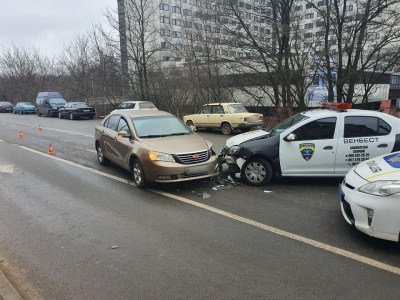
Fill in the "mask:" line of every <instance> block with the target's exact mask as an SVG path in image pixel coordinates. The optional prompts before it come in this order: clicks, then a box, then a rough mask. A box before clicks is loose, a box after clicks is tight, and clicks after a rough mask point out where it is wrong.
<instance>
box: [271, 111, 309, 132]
mask: <svg viewBox="0 0 400 300" xmlns="http://www.w3.org/2000/svg"><path fill="white" fill-rule="evenodd" d="M308 118H309V117H307V116H305V115H303V114H302V113H300V114H297V115H294V116H291V117H290V118H288V119H286V120H284V121H283V122H281V123H279V124H278V125H275V126H274V127H272V128H271V129H269V130H268V131H269V132H270V136H275V135H277V134H280V133H281V132H284V131H285V130H287V129H289V128H290V127H292V126H294V125H296V124H297V123H299V122H301V121H303V120H304V119H308Z"/></svg>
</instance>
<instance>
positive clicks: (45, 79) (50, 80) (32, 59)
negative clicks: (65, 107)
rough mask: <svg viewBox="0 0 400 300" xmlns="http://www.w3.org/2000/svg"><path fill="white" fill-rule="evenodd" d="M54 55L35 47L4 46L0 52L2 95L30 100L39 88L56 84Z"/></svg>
mask: <svg viewBox="0 0 400 300" xmlns="http://www.w3.org/2000/svg"><path fill="white" fill-rule="evenodd" d="M54 61H55V59H54V58H47V57H45V56H42V55H41V54H40V52H39V50H37V49H34V48H24V47H18V46H16V45H15V44H13V45H12V46H11V47H9V48H6V47H3V48H2V49H1V52H0V69H1V74H0V76H1V81H2V84H1V86H2V91H1V94H2V98H3V99H7V100H9V101H12V102H18V101H33V100H34V99H35V98H36V96H37V94H38V92H40V91H44V90H48V89H51V88H52V87H55V86H57V79H56V77H55V76H54V75H55V74H56V68H54Z"/></svg>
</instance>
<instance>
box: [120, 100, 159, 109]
mask: <svg viewBox="0 0 400 300" xmlns="http://www.w3.org/2000/svg"><path fill="white" fill-rule="evenodd" d="M117 109H134V110H138V109H140V110H141V109H152V110H158V109H157V107H156V106H155V105H154V103H153V102H150V101H125V102H122V103H121V104H120V105H118V107H117Z"/></svg>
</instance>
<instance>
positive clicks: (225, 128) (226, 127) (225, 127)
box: [221, 123, 232, 135]
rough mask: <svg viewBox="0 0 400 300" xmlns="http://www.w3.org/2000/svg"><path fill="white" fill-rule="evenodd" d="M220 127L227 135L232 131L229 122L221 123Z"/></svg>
mask: <svg viewBox="0 0 400 300" xmlns="http://www.w3.org/2000/svg"><path fill="white" fill-rule="evenodd" d="M221 129H222V133H223V134H226V135H229V134H231V133H232V127H231V125H230V124H229V123H224V124H222V127H221Z"/></svg>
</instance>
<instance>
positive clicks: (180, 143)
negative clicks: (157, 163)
mask: <svg viewBox="0 0 400 300" xmlns="http://www.w3.org/2000/svg"><path fill="white" fill-rule="evenodd" d="M141 143H142V144H143V146H145V147H146V148H147V149H149V150H152V151H158V152H163V153H169V154H177V153H187V152H199V151H204V150H209V149H210V147H211V146H212V143H211V142H207V141H206V140H204V139H203V138H202V137H200V136H199V135H197V134H191V135H179V136H165V137H159V138H146V139H141Z"/></svg>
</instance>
